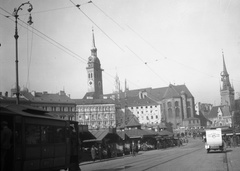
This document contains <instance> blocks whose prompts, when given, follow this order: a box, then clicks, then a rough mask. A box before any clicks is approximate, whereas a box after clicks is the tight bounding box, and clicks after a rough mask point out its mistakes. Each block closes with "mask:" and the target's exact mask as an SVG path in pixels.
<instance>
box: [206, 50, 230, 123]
mask: <svg viewBox="0 0 240 171" xmlns="http://www.w3.org/2000/svg"><path fill="white" fill-rule="evenodd" d="M222 58H223V70H222V72H221V74H220V75H221V88H220V95H221V105H219V106H213V107H212V109H211V111H210V112H209V113H208V114H207V115H205V117H206V118H207V119H208V120H210V121H211V122H212V123H211V125H210V126H211V127H218V126H230V127H231V126H232V123H233V121H232V120H233V117H232V114H233V111H234V108H235V101H234V88H233V87H232V85H231V83H230V80H229V74H228V72H227V67H226V63H225V59H224V54H223V52H222Z"/></svg>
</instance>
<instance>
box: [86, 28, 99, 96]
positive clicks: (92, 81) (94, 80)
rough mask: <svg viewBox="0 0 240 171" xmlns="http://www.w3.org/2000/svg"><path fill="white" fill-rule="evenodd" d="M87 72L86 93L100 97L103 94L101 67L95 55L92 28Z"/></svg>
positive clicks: (95, 49)
mask: <svg viewBox="0 0 240 171" xmlns="http://www.w3.org/2000/svg"><path fill="white" fill-rule="evenodd" d="M86 69H87V74H88V79H87V83H88V95H90V94H91V96H92V98H97V99H98V98H100V96H101V95H103V87H102V85H103V84H102V71H103V70H102V69H101V64H100V60H99V59H98V57H97V48H96V46H95V38H94V30H93V29H92V49H91V56H89V58H88V66H87V68H86Z"/></svg>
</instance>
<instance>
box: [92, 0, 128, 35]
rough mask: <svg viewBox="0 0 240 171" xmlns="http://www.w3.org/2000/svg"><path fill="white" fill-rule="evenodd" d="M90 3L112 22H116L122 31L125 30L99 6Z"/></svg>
mask: <svg viewBox="0 0 240 171" xmlns="http://www.w3.org/2000/svg"><path fill="white" fill-rule="evenodd" d="M88 3H91V4H93V5H94V6H95V7H96V8H97V9H99V10H100V11H101V12H102V13H103V14H104V15H105V16H106V17H108V18H109V19H110V20H112V22H114V23H115V24H116V25H117V26H118V27H119V28H121V29H122V30H124V28H123V27H122V26H121V25H120V24H118V23H117V22H116V21H115V20H114V19H113V18H112V17H110V16H109V15H108V14H107V13H106V12H104V11H103V10H102V9H101V8H100V7H99V6H97V5H96V4H95V3H94V2H93V1H89V2H88Z"/></svg>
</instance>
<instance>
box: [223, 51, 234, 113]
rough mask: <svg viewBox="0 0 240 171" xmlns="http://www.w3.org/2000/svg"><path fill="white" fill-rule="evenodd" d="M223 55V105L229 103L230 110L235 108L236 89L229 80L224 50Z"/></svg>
mask: <svg viewBox="0 0 240 171" xmlns="http://www.w3.org/2000/svg"><path fill="white" fill-rule="evenodd" d="M222 57H223V71H222V72H221V82H222V85H221V90H220V94H221V105H227V106H229V107H230V110H233V109H234V89H233V87H232V86H231V83H230V81H229V74H228V72H227V68H226V64H225V60H224V54H223V52H222Z"/></svg>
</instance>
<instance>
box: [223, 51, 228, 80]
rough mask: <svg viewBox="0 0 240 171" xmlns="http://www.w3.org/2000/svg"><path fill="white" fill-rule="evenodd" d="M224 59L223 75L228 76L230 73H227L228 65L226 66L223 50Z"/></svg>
mask: <svg viewBox="0 0 240 171" xmlns="http://www.w3.org/2000/svg"><path fill="white" fill-rule="evenodd" d="M222 58H223V72H222V74H224V75H226V76H227V75H228V72H227V67H226V64H225V59H224V53H223V50H222Z"/></svg>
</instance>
